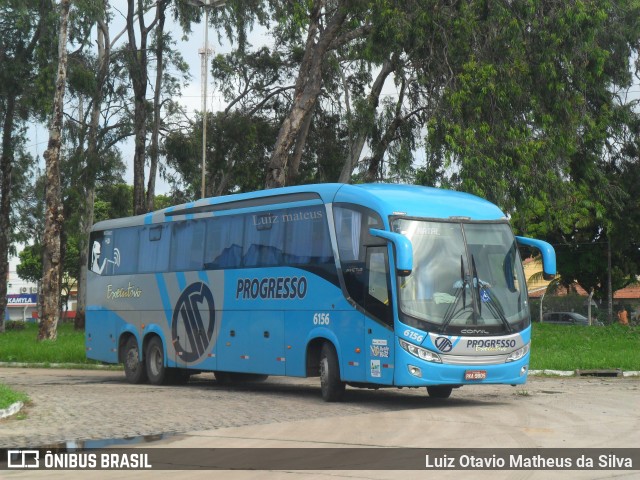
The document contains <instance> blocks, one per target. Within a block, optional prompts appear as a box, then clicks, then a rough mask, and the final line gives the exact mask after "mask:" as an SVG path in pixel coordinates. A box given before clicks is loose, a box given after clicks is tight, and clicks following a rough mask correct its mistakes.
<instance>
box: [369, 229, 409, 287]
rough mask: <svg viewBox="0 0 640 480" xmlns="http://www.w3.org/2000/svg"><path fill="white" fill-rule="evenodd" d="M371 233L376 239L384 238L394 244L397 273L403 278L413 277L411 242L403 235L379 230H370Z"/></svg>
mask: <svg viewBox="0 0 640 480" xmlns="http://www.w3.org/2000/svg"><path fill="white" fill-rule="evenodd" d="M369 233H370V234H371V235H373V236H374V237H379V238H384V239H385V240H387V241H389V242H391V243H393V246H394V247H395V249H396V273H397V274H398V275H400V276H401V277H406V276H409V275H411V270H413V246H412V245H411V241H410V240H409V239H408V238H407V237H405V236H404V235H402V234H401V233H395V232H387V231H386V230H378V229H377V228H371V229H369Z"/></svg>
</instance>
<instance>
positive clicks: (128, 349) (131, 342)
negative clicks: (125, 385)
mask: <svg viewBox="0 0 640 480" xmlns="http://www.w3.org/2000/svg"><path fill="white" fill-rule="evenodd" d="M124 375H125V377H127V381H128V382H129V383H134V384H137V383H144V382H146V381H147V371H146V369H145V365H144V363H143V362H141V361H140V351H139V350H138V341H137V340H136V337H134V336H131V337H129V339H128V340H127V343H126V344H125V346H124Z"/></svg>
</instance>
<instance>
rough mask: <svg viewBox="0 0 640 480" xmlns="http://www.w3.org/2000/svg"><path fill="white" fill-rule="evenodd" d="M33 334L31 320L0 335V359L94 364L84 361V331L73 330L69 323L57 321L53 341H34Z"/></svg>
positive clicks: (35, 326) (36, 327) (36, 331)
mask: <svg viewBox="0 0 640 480" xmlns="http://www.w3.org/2000/svg"><path fill="white" fill-rule="evenodd" d="M37 335H38V325H37V324H35V323H27V324H26V326H25V329H24V330H19V331H15V330H12V331H7V332H5V333H2V334H0V362H24V363H72V364H87V365H96V364H98V362H95V361H93V360H87V357H86V352H85V348H84V332H82V331H77V330H75V329H74V327H73V323H60V324H59V325H58V336H57V339H56V340H55V341H51V340H43V341H37V340H36V337H37Z"/></svg>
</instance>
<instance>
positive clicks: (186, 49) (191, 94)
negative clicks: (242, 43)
mask: <svg viewBox="0 0 640 480" xmlns="http://www.w3.org/2000/svg"><path fill="white" fill-rule="evenodd" d="M111 5H112V6H113V8H114V12H115V14H116V17H115V18H114V25H113V26H112V27H111V36H112V38H114V37H115V36H116V35H117V33H119V32H120V30H121V29H123V28H124V25H125V15H126V0H113V1H112V2H111ZM118 12H121V13H118ZM150 21H151V19H149V20H148V22H150ZM166 28H167V30H170V31H171V32H172V33H173V37H174V39H175V41H176V45H175V48H176V49H177V50H178V51H179V52H180V53H181V54H182V56H183V58H184V60H185V61H186V62H187V64H188V65H189V67H190V69H189V73H190V76H191V78H190V79H189V80H188V82H187V83H186V84H184V85H183V88H182V96H181V103H182V104H183V105H184V106H185V107H186V110H187V112H188V114H189V115H193V114H194V113H195V112H196V111H201V110H202V78H201V55H200V54H199V53H198V51H199V50H200V49H202V48H203V46H204V25H202V24H200V25H193V27H192V30H193V31H192V33H191V34H190V35H189V38H188V39H183V38H182V37H183V34H182V30H181V28H180V27H179V25H176V24H175V23H174V22H173V21H172V19H171V15H168V16H167V27H166ZM208 37H209V46H210V47H211V48H213V52H214V55H215V54H218V53H228V52H230V51H231V47H230V45H229V43H228V42H225V39H224V38H223V39H222V43H220V42H219V38H218V35H217V33H216V32H215V31H214V30H213V28H211V27H209V35H208ZM253 39H254V40H258V41H260V40H261V39H264V36H263V35H260V34H258V33H256V34H255V35H254V36H253ZM124 41H126V35H123V36H122V37H121V38H120V42H119V44H122V43H123V42H124ZM210 58H211V57H210ZM207 90H208V91H207V110H208V111H218V110H220V109H222V108H224V107H223V106H224V104H223V101H222V98H221V97H220V95H219V94H218V93H217V92H216V91H215V89H214V88H213V83H212V79H211V74H210V73H209V74H208V88H207ZM148 95H149V96H151V95H153V92H152V90H149V91H148ZM27 135H28V141H27V150H28V151H29V152H30V153H31V154H32V155H33V156H34V157H35V158H38V159H39V161H40V164H41V168H43V169H44V159H43V157H42V154H43V153H44V152H45V150H46V148H47V142H48V135H49V134H48V126H47V125H43V124H39V123H32V124H31V125H30V126H29V128H28V133H27ZM120 149H121V151H122V154H123V160H124V162H125V164H126V165H127V172H126V175H125V182H126V183H128V184H133V137H131V138H130V139H128V140H127V141H125V142H123V143H121V144H120ZM147 173H148V172H147ZM156 193H157V194H166V193H169V186H168V185H167V184H166V183H165V182H163V181H162V179H161V178H160V177H159V176H158V178H157V179H156Z"/></svg>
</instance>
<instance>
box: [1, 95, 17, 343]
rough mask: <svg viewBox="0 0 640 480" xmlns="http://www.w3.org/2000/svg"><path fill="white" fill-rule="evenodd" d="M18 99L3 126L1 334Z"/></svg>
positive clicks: (9, 104) (11, 102) (8, 109)
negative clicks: (14, 127) (13, 134)
mask: <svg viewBox="0 0 640 480" xmlns="http://www.w3.org/2000/svg"><path fill="white" fill-rule="evenodd" d="M15 107H16V97H15V96H14V95H11V96H9V97H8V98H7V104H6V111H5V116H4V124H3V125H2V156H1V157H0V332H4V315H5V310H6V308H7V282H6V279H7V278H8V276H9V244H10V238H9V236H10V234H11V171H12V169H13V138H12V133H13V122H14V119H15Z"/></svg>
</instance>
